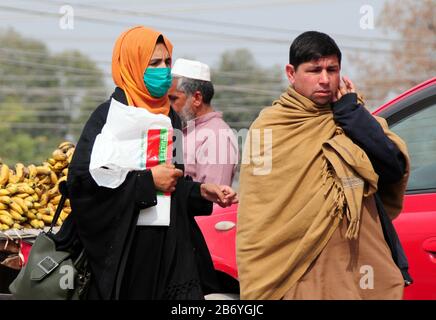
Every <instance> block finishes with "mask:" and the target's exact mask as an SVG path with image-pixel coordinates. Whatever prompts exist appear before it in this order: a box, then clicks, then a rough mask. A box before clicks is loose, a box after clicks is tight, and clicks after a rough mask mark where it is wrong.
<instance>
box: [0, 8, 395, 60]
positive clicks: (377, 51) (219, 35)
mask: <svg viewBox="0 0 436 320" xmlns="http://www.w3.org/2000/svg"><path fill="white" fill-rule="evenodd" d="M0 9H2V10H6V11H14V12H21V13H27V14H36V15H41V16H50V17H56V18H59V15H58V14H57V13H51V12H43V11H38V10H32V9H24V8H16V7H8V6H0ZM75 19H78V20H83V21H87V22H93V23H100V24H105V25H108V24H109V25H112V26H113V25H114V24H116V25H123V26H131V24H132V22H123V21H116V20H109V19H102V18H89V17H84V16H79V15H75ZM165 29H166V30H169V31H173V32H179V33H180V32H183V33H194V34H198V35H203V36H207V37H211V36H212V37H216V38H224V39H237V40H244V41H249V42H256V43H273V44H286V45H289V40H284V39H275V38H265V37H254V36H247V35H235V34H228V33H217V32H210V31H198V30H190V29H184V28H171V27H165ZM341 48H342V49H343V50H350V51H368V52H371V53H373V54H387V53H393V52H394V51H392V50H386V49H380V48H366V47H353V46H346V45H345V46H341Z"/></svg>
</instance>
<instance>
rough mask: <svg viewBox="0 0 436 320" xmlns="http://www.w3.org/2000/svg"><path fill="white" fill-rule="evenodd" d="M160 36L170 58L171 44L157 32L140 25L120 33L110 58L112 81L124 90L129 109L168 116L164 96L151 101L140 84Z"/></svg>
mask: <svg viewBox="0 0 436 320" xmlns="http://www.w3.org/2000/svg"><path fill="white" fill-rule="evenodd" d="M159 36H162V37H163V39H164V43H165V46H166V48H167V49H168V52H169V53H170V55H172V51H173V45H172V44H171V42H170V41H169V40H168V39H167V38H166V37H165V36H164V35H162V34H161V33H159V32H158V31H156V30H153V29H150V28H145V27H143V26H137V27H133V28H131V29H129V30H127V31H125V32H123V33H122V34H121V35H120V37H119V38H118V39H117V41H116V43H115V47H114V51H113V55H112V78H113V79H114V82H115V84H116V85H117V86H118V87H120V88H121V89H123V90H124V92H125V94H126V96H127V102H128V104H129V105H130V106H135V107H140V108H145V109H147V110H148V111H150V112H152V113H155V114H165V115H168V113H169V111H170V101H169V99H168V95H167V94H166V95H164V96H163V97H162V98H154V97H152V96H151V95H150V93H149V92H148V90H147V87H146V86H145V84H144V71H145V69H146V68H147V67H148V64H149V62H150V59H151V56H152V54H153V51H154V48H155V47H156V41H157V39H158V38H159Z"/></svg>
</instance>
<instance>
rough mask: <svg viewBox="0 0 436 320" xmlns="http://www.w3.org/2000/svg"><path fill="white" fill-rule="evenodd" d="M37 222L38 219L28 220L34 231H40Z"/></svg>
mask: <svg viewBox="0 0 436 320" xmlns="http://www.w3.org/2000/svg"><path fill="white" fill-rule="evenodd" d="M39 221H40V220H38V219H32V220H30V225H31V226H32V227H33V228H35V229H40V228H41V225H40V224H39ZM43 223H44V222H43Z"/></svg>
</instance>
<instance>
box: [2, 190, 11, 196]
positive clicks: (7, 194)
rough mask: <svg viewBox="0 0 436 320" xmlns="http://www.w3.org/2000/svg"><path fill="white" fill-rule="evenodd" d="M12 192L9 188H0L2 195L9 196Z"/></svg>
mask: <svg viewBox="0 0 436 320" xmlns="http://www.w3.org/2000/svg"><path fill="white" fill-rule="evenodd" d="M10 194H11V193H10V192H9V190H8V189H0V196H9V195H10Z"/></svg>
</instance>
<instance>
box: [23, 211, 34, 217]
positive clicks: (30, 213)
mask: <svg viewBox="0 0 436 320" xmlns="http://www.w3.org/2000/svg"><path fill="white" fill-rule="evenodd" d="M25 215H26V217H27V218H29V219H36V214H35V213H33V212H30V211H29V212H26V214H25Z"/></svg>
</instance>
